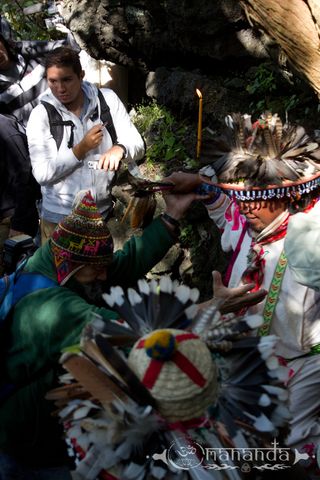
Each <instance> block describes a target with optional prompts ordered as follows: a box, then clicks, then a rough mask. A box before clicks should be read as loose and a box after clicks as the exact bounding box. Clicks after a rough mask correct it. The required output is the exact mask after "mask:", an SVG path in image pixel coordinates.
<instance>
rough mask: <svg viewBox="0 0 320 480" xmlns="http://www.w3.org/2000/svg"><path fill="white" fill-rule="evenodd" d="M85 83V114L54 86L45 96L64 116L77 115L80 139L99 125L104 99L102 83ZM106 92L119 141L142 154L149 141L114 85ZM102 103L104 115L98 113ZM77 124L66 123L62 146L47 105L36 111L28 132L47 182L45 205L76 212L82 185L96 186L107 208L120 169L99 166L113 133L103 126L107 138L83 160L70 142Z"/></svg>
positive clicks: (36, 169) (130, 157)
mask: <svg viewBox="0 0 320 480" xmlns="http://www.w3.org/2000/svg"><path fill="white" fill-rule="evenodd" d="M82 88H83V90H84V93H85V95H86V97H87V99H88V100H89V105H88V108H87V112H86V113H85V115H84V117H83V118H82V119H81V120H80V118H79V117H77V116H76V115H74V114H73V113H72V112H70V111H69V110H67V108H66V107H65V106H64V105H63V104H62V103H61V102H59V100H58V99H57V98H56V97H55V96H54V95H53V94H52V93H51V90H50V89H48V90H47V91H46V92H45V93H44V94H43V96H42V97H41V100H44V101H46V102H48V103H51V104H52V105H53V106H54V107H55V108H56V109H57V110H58V112H59V113H60V115H61V116H62V119H63V120H71V121H72V122H73V123H74V125H75V127H74V130H73V133H74V142H73V144H74V145H77V144H78V143H79V142H80V141H81V140H82V138H83V136H84V135H85V134H86V133H87V132H88V131H89V130H90V129H91V128H92V127H93V126H94V125H97V124H100V123H101V120H100V103H99V101H98V90H97V87H96V86H95V85H93V84H91V83H89V82H83V84H82ZM101 92H102V94H103V96H104V98H105V100H106V102H107V104H108V105H109V108H110V113H111V116H112V119H113V123H114V127H115V130H116V133H117V138H118V142H119V143H120V144H122V145H124V146H125V147H126V149H127V161H128V162H130V161H135V160H139V159H140V158H142V157H143V155H144V143H143V140H142V138H141V135H140V134H139V132H138V131H137V129H136V127H135V126H134V125H133V123H132V122H131V120H130V117H129V115H128V113H127V111H126V109H125V107H124V105H123V103H122V102H121V100H120V99H119V97H118V96H117V95H116V94H115V93H114V92H113V91H112V90H110V89H107V88H102V89H101ZM97 106H98V113H99V114H98V116H96V118H93V114H94V112H95V111H96V107H97ZM70 135H71V127H69V126H65V127H64V131H63V139H62V143H61V145H60V148H59V150H57V145H56V142H55V139H54V138H53V136H52V134H51V132H50V125H49V118H48V114H47V111H46V109H45V107H44V106H43V105H42V104H40V105H37V107H36V108H34V110H33V111H32V112H31V115H30V118H29V121H28V125H27V137H28V145H29V152H30V158H31V164H32V171H33V175H34V177H35V179H36V180H37V182H38V183H39V184H40V185H41V192H42V197H43V200H42V201H43V208H44V210H46V211H48V212H51V213H53V214H58V215H68V214H69V213H70V212H71V209H72V204H73V200H74V197H75V195H76V194H77V193H78V192H79V191H80V190H90V191H91V194H92V195H93V197H94V199H95V201H96V203H97V205H98V208H99V210H100V212H101V213H102V214H104V213H106V212H107V211H108V210H109V208H110V206H111V195H110V194H111V188H112V183H113V181H114V177H115V174H114V172H111V171H105V170H98V169H95V168H93V167H94V166H95V165H96V164H97V162H98V159H99V157H100V155H101V154H103V153H105V152H106V151H107V150H108V149H109V148H111V147H112V140H111V137H110V135H109V133H108V131H107V130H106V129H104V130H103V140H102V142H101V144H100V145H99V147H97V148H96V149H94V150H91V151H90V152H89V153H88V154H87V155H86V157H85V158H84V159H83V160H80V161H79V160H78V159H77V157H76V156H75V155H74V153H73V151H72V148H68V141H69V138H70Z"/></svg>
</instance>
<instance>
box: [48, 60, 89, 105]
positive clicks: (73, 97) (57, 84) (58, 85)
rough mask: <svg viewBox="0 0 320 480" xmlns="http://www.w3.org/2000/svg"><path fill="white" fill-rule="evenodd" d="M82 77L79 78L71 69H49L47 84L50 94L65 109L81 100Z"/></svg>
mask: <svg viewBox="0 0 320 480" xmlns="http://www.w3.org/2000/svg"><path fill="white" fill-rule="evenodd" d="M83 76H84V72H82V74H81V76H80V77H79V76H78V75H77V74H76V73H75V72H74V71H73V69H72V68H71V67H55V66H53V67H49V68H48V69H47V82H48V86H49V88H50V90H51V92H52V94H53V95H54V96H55V97H56V98H57V99H58V100H59V101H60V102H61V103H62V104H63V105H65V106H66V107H67V108H68V106H69V105H73V104H75V103H76V102H77V101H78V100H80V99H81V98H82V90H81V83H82V79H83Z"/></svg>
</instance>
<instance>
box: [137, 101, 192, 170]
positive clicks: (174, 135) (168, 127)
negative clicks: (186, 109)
mask: <svg viewBox="0 0 320 480" xmlns="http://www.w3.org/2000/svg"><path fill="white" fill-rule="evenodd" d="M133 122H134V123H135V125H136V127H137V129H138V130H139V132H140V133H141V134H142V135H143V137H144V138H145V141H146V144H147V152H146V161H147V163H148V164H149V165H153V164H154V163H159V162H163V163H164V165H163V170H164V173H165V172H166V171H168V170H169V169H170V165H171V164H172V163H173V162H179V163H180V164H184V165H185V166H186V167H189V168H190V167H191V166H192V159H191V158H190V157H189V156H188V154H187V152H186V148H185V146H184V142H185V140H186V138H188V135H189V134H188V128H190V127H188V126H186V125H185V124H184V123H183V122H181V121H180V122H178V121H177V120H176V119H175V117H174V116H173V115H172V114H171V113H170V112H169V110H167V109H166V108H165V107H162V106H160V105H158V104H157V103H156V102H155V101H153V102H151V103H149V104H145V105H140V106H138V107H137V113H136V115H135V117H134V118H133Z"/></svg>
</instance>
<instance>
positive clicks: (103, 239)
mask: <svg viewBox="0 0 320 480" xmlns="http://www.w3.org/2000/svg"><path fill="white" fill-rule="evenodd" d="M51 248H52V251H53V254H54V260H55V266H56V269H57V277H58V282H59V283H60V284H61V283H65V282H66V281H67V279H69V278H70V276H71V274H73V273H75V270H78V269H79V268H80V267H81V266H82V265H86V264H95V265H97V264H108V263H110V262H111V260H112V256H113V239H112V236H111V233H110V230H109V228H108V227H107V225H106V223H105V221H104V220H103V218H102V216H101V214H100V212H99V210H98V208H97V205H96V203H95V201H94V199H93V197H92V195H91V193H90V192H86V193H85V194H84V196H83V197H82V198H81V200H80V201H79V202H78V203H77V204H76V205H75V207H74V208H73V210H72V212H71V214H70V215H68V216H66V217H65V218H64V219H63V220H61V222H60V223H59V224H58V226H57V227H56V229H55V230H54V232H53V234H52V238H51Z"/></svg>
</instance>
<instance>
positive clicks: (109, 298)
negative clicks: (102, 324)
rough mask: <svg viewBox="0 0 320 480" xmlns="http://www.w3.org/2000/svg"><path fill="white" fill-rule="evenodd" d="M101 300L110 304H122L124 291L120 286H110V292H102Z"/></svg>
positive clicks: (111, 305)
mask: <svg viewBox="0 0 320 480" xmlns="http://www.w3.org/2000/svg"><path fill="white" fill-rule="evenodd" d="M102 298H103V300H104V301H105V302H106V303H107V304H108V305H109V306H110V307H113V306H114V305H119V306H121V305H123V304H124V291H123V289H122V288H121V287H119V286H118V287H111V289H110V293H103V294H102Z"/></svg>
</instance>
